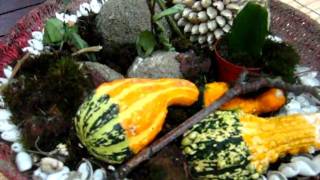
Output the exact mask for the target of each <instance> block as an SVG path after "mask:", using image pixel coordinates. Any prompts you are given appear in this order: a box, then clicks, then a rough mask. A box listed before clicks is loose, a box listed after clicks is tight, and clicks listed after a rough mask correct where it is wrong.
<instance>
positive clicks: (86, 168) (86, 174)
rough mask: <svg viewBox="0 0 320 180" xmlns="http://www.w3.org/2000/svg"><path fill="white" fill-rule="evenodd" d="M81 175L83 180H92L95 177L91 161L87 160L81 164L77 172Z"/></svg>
mask: <svg viewBox="0 0 320 180" xmlns="http://www.w3.org/2000/svg"><path fill="white" fill-rule="evenodd" d="M77 171H78V172H79V173H81V180H86V179H91V178H92V175H93V168H92V165H91V163H90V161H88V160H85V161H84V162H82V163H81V164H80V166H79V167H78V170H77Z"/></svg>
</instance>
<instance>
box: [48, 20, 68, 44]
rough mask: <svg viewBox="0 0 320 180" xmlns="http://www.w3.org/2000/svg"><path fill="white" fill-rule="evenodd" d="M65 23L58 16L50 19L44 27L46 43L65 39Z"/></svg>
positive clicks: (59, 41) (54, 42) (55, 42)
mask: <svg viewBox="0 0 320 180" xmlns="http://www.w3.org/2000/svg"><path fill="white" fill-rule="evenodd" d="M64 35H65V29H64V24H63V22H62V21H60V20H59V19H57V18H51V19H48V20H47V22H46V24H45V28H44V37H43V42H44V44H58V43H61V42H62V41H63V40H64Z"/></svg>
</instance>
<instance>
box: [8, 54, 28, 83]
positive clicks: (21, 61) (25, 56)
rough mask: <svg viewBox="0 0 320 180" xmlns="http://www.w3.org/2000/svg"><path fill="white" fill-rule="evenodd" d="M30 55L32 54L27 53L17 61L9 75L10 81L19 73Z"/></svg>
mask: <svg viewBox="0 0 320 180" xmlns="http://www.w3.org/2000/svg"><path fill="white" fill-rule="evenodd" d="M29 57H30V54H29V53H27V54H25V55H24V56H23V57H22V58H21V59H20V60H18V61H17V64H16V65H15V66H14V68H13V70H12V74H11V76H10V77H9V81H10V80H11V79H13V78H14V77H15V75H16V74H17V73H18V71H19V70H20V69H21V66H22V65H23V64H24V63H25V62H26V61H27V59H28V58H29Z"/></svg>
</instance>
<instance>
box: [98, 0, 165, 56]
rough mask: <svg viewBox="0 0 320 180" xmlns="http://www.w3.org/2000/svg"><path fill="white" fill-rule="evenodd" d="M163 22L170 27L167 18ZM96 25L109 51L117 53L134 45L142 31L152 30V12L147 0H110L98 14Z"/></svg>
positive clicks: (105, 47)
mask: <svg viewBox="0 0 320 180" xmlns="http://www.w3.org/2000/svg"><path fill="white" fill-rule="evenodd" d="M157 9H158V10H156V11H159V8H157ZM162 23H163V24H164V26H165V27H169V25H168V23H167V22H166V20H165V19H163V20H162ZM96 26H97V31H98V33H100V35H101V37H102V40H103V45H104V49H105V50H106V51H107V52H115V53H116V52H119V49H121V48H124V47H128V46H130V47H134V45H135V42H136V38H137V37H138V35H139V34H140V33H141V32H143V31H145V30H149V31H151V13H150V10H149V7H148V4H147V1H146V0H109V1H107V2H106V3H105V4H104V5H103V7H102V9H101V11H100V13H99V14H98V15H97V18H96ZM166 29H169V28H166ZM167 33H169V32H167Z"/></svg>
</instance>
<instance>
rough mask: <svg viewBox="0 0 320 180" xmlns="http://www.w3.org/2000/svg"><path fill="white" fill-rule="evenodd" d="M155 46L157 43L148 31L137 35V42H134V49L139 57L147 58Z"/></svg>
mask: <svg viewBox="0 0 320 180" xmlns="http://www.w3.org/2000/svg"><path fill="white" fill-rule="evenodd" d="M156 44H157V41H156V39H155V37H154V35H153V34H152V32H150V31H143V32H141V33H140V34H139V36H138V38H137V41H136V48H137V51H138V54H139V55H140V56H149V55H150V54H151V53H152V52H153V50H154V48H155V46H156Z"/></svg>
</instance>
